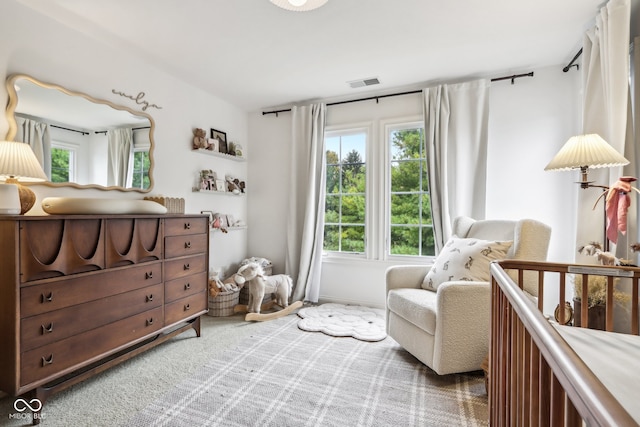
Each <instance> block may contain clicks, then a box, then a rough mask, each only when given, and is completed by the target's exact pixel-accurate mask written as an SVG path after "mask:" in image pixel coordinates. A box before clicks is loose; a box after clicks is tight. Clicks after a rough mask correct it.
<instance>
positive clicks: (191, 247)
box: [164, 234, 209, 258]
mask: <svg viewBox="0 0 640 427" xmlns="http://www.w3.org/2000/svg"><path fill="white" fill-rule="evenodd" d="M207 240H208V239H207V235H206V234H186V235H184V236H169V237H165V240H164V248H165V258H176V257H179V256H184V255H193V254H200V253H203V252H206V250H207V246H208V245H209V242H208V241H207Z"/></svg>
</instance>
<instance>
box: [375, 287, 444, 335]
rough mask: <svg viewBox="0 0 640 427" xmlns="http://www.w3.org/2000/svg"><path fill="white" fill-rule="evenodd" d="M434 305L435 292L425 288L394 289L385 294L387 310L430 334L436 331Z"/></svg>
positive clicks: (435, 305)
mask: <svg viewBox="0 0 640 427" xmlns="http://www.w3.org/2000/svg"><path fill="white" fill-rule="evenodd" d="M436 307H437V304H436V293H435V292H432V291H428V290H425V289H415V288H402V289H394V290H391V291H389V293H388V295H387V308H388V309H389V311H392V312H394V313H395V314H397V315H398V316H400V317H402V318H403V319H405V320H406V321H408V322H411V323H413V324H414V325H416V326H417V327H419V328H420V329H422V330H424V331H426V332H428V333H430V334H431V335H435V333H436Z"/></svg>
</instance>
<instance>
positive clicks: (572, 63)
mask: <svg viewBox="0 0 640 427" xmlns="http://www.w3.org/2000/svg"><path fill="white" fill-rule="evenodd" d="M580 55H582V48H580V50H579V51H578V53H576V56H574V57H573V59H572V60H571V62H569V64H568V65H567V66H566V67H564V68H563V69H562V71H564V72H565V73H566V72H567V71H569V70H570V69H571V67H576V69H578V70H579V69H580V65H579V64H574V62H576V61H577V60H578V58H580Z"/></svg>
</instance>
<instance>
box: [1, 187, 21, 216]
mask: <svg viewBox="0 0 640 427" xmlns="http://www.w3.org/2000/svg"><path fill="white" fill-rule="evenodd" d="M21 210H22V207H21V205H20V195H19V192H18V186H17V185H16V184H0V215H19V214H20V211H21Z"/></svg>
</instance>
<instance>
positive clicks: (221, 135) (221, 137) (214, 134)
mask: <svg viewBox="0 0 640 427" xmlns="http://www.w3.org/2000/svg"><path fill="white" fill-rule="evenodd" d="M211 139H217V140H218V150H217V151H219V152H220V153H224V154H227V151H228V148H227V134H226V133H225V132H222V131H219V130H216V129H213V128H211Z"/></svg>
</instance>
